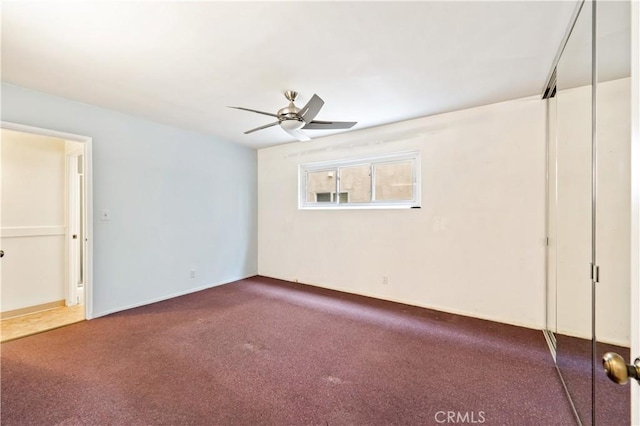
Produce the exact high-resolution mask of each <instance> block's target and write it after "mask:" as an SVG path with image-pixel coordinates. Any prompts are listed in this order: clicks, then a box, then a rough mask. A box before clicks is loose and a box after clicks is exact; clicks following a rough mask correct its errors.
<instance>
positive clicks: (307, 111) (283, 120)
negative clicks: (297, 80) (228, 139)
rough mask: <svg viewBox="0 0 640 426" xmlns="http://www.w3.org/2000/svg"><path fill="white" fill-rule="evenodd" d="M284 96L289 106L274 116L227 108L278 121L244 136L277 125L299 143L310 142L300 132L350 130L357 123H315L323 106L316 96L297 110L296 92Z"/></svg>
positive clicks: (260, 112) (285, 93)
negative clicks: (269, 117)
mask: <svg viewBox="0 0 640 426" xmlns="http://www.w3.org/2000/svg"><path fill="white" fill-rule="evenodd" d="M284 96H285V98H287V100H288V101H289V105H288V106H286V107H284V108H281V109H279V110H278V112H277V113H276V114H272V113H270V112H264V111H258V110H255V109H250V108H244V107H229V108H235V109H241V110H243V111H249V112H255V113H257V114H262V115H268V116H271V117H276V118H277V119H278V121H275V122H273V123H269V124H265V125H264V126H260V127H256V128H255V129H251V130H247V131H246V132H244V134H245V135H247V134H249V133H253V132H255V131H258V130H263V129H267V128H269V127H273V126H275V125H277V124H279V125H280V128H282V130H284V131H285V132H287V133H289V134H290V135H291V136H293V137H295V138H296V139H298V140H299V141H308V140H310V138H309V136H307V135H306V134H305V133H304V132H302V131H301V130H305V129H306V130H333V129H350V128H352V127H353V126H355V125H356V124H357V122H355V121H315V120H314V118H315V117H316V115H318V112H320V109H321V108H322V106H323V105H324V101H323V100H322V99H321V98H320V96H318V95H315V94H314V95H313V96H312V97H311V99H310V100H309V102H307V104H306V105H305V106H304V107H302V108H298V107H297V106H295V104H294V102H295V100H296V98H297V97H298V92H295V91H293V90H287V91H286V92H284Z"/></svg>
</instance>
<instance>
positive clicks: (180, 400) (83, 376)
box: [0, 277, 575, 425]
mask: <svg viewBox="0 0 640 426" xmlns="http://www.w3.org/2000/svg"><path fill="white" fill-rule="evenodd" d="M1 373H2V375H1V382H2V389H1V390H2V394H1V400H2V406H1V411H0V415H1V420H2V424H3V425H53V424H59V425H76V424H83V425H93V424H95V425H106V424H117V425H150V424H158V425H170V424H171V425H181V424H194V425H259V424H273V425H307V424H309V425H311V424H313V425H394V424H397V425H432V424H433V425H437V424H452V423H455V422H457V423H458V424H460V423H464V422H465V421H466V423H467V424H471V423H476V424H477V423H482V424H486V425H572V424H575V422H574V419H573V414H572V413H571V410H570V407H569V405H568V402H567V400H566V398H565V395H564V393H563V392H564V391H563V389H562V387H561V384H560V381H559V379H558V377H557V374H556V371H555V367H554V364H553V361H552V359H551V356H550V355H549V351H548V349H547V347H546V343H545V340H544V337H543V335H542V333H541V332H540V331H535V330H529V329H525V328H519V327H513V326H508V325H504V324H498V323H493V322H489V321H483V320H476V319H471V318H466V317H461V316H456V315H451V314H444V313H440V312H436V311H431V310H427V309H421V308H416V307H411V306H407V305H401V304H396V303H391V302H385V301H380V300H376V299H370V298H366V297H360V296H355V295H349V294H344V293H339V292H334V291H330V290H324V289H319V288H315V287H310V286H304V285H299V284H293V283H287V282H283V281H278V280H273V279H268V278H262V277H256V278H252V279H247V280H242V281H238V282H235V283H231V284H227V285H224V286H220V287H216V288H212V289H209V290H205V291H202V292H198V293H194V294H190V295H187V296H183V297H179V298H175V299H171V300H168V301H165V302H160V303H156V304H153V305H148V306H144V307H141V308H137V309H132V310H129V311H125V312H121V313H117V314H113V315H110V316H107V317H103V318H97V319H94V320H91V321H86V322H83V323H79V324H75V325H71V326H68V327H64V328H60V329H57V330H53V331H50V332H46V333H42V334H38V335H34V336H30V337H26V338H24V339H19V340H14V341H11V342H8V343H5V344H2V364H1ZM452 416H453V417H452ZM454 421H455V422H454Z"/></svg>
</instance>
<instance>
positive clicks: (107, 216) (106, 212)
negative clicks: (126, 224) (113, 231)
mask: <svg viewBox="0 0 640 426" xmlns="http://www.w3.org/2000/svg"><path fill="white" fill-rule="evenodd" d="M100 220H111V212H110V211H109V210H102V212H101V213H100Z"/></svg>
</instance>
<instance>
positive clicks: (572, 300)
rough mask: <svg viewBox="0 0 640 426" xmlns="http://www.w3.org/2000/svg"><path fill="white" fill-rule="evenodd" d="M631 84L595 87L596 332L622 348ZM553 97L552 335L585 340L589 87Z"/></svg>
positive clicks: (626, 340)
mask: <svg viewBox="0 0 640 426" xmlns="http://www.w3.org/2000/svg"><path fill="white" fill-rule="evenodd" d="M630 82H631V81H630V79H629V78H624V79H619V80H614V81H608V82H601V83H598V87H597V95H598V97H597V107H598V122H597V149H598V152H597V169H598V180H597V209H596V264H597V265H598V266H599V267H600V282H599V284H597V285H596V337H597V339H598V340H599V341H603V342H608V343H613V344H618V345H622V346H629V343H630V332H629V327H630V324H629V315H630V311H629V303H628V300H629V297H630V293H629V292H630V263H629V262H630V259H629V254H628V253H629V250H630V239H629V237H630V223H631V218H630V210H631V205H630V196H629V194H630V193H631V186H630V185H631V171H630V164H629V161H628V159H629V157H630V155H631V154H630V146H631V145H630V134H631V128H630V124H631V123H630V106H631V104H630ZM557 102H558V108H557V109H558V116H557V119H558V141H557V144H558V163H557V170H558V179H557V190H558V193H557V199H558V204H557V216H556V218H555V219H557V224H556V228H557V235H556V237H557V238H556V242H557V259H556V262H555V264H556V265H557V270H556V271H555V272H556V274H557V275H556V277H557V290H558V294H557V303H558V306H557V321H558V322H557V332H558V333H561V334H566V335H570V336H576V337H581V338H585V339H591V281H590V277H589V263H590V262H591V176H592V174H591V132H592V129H591V86H585V87H579V88H575V89H570V90H564V91H560V92H558V95H557ZM552 244H554V242H553V241H552Z"/></svg>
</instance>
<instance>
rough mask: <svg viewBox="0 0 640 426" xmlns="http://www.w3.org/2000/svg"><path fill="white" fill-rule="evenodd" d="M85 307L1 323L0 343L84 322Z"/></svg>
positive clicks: (23, 316)
mask: <svg viewBox="0 0 640 426" xmlns="http://www.w3.org/2000/svg"><path fill="white" fill-rule="evenodd" d="M84 319H85V318H84V305H75V306H70V307H66V306H63V307H60V308H54V309H49V310H46V311H41V312H34V313H32V314H28V315H22V316H19V317H14V318H7V319H4V320H2V321H0V342H8V341H9V340H14V339H19V338H20V337H25V336H30V335H32V334H36V333H41V332H43V331H47V330H53V329H54V328H58V327H62V326H65V325H69V324H73V323H76V322H80V321H84Z"/></svg>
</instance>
